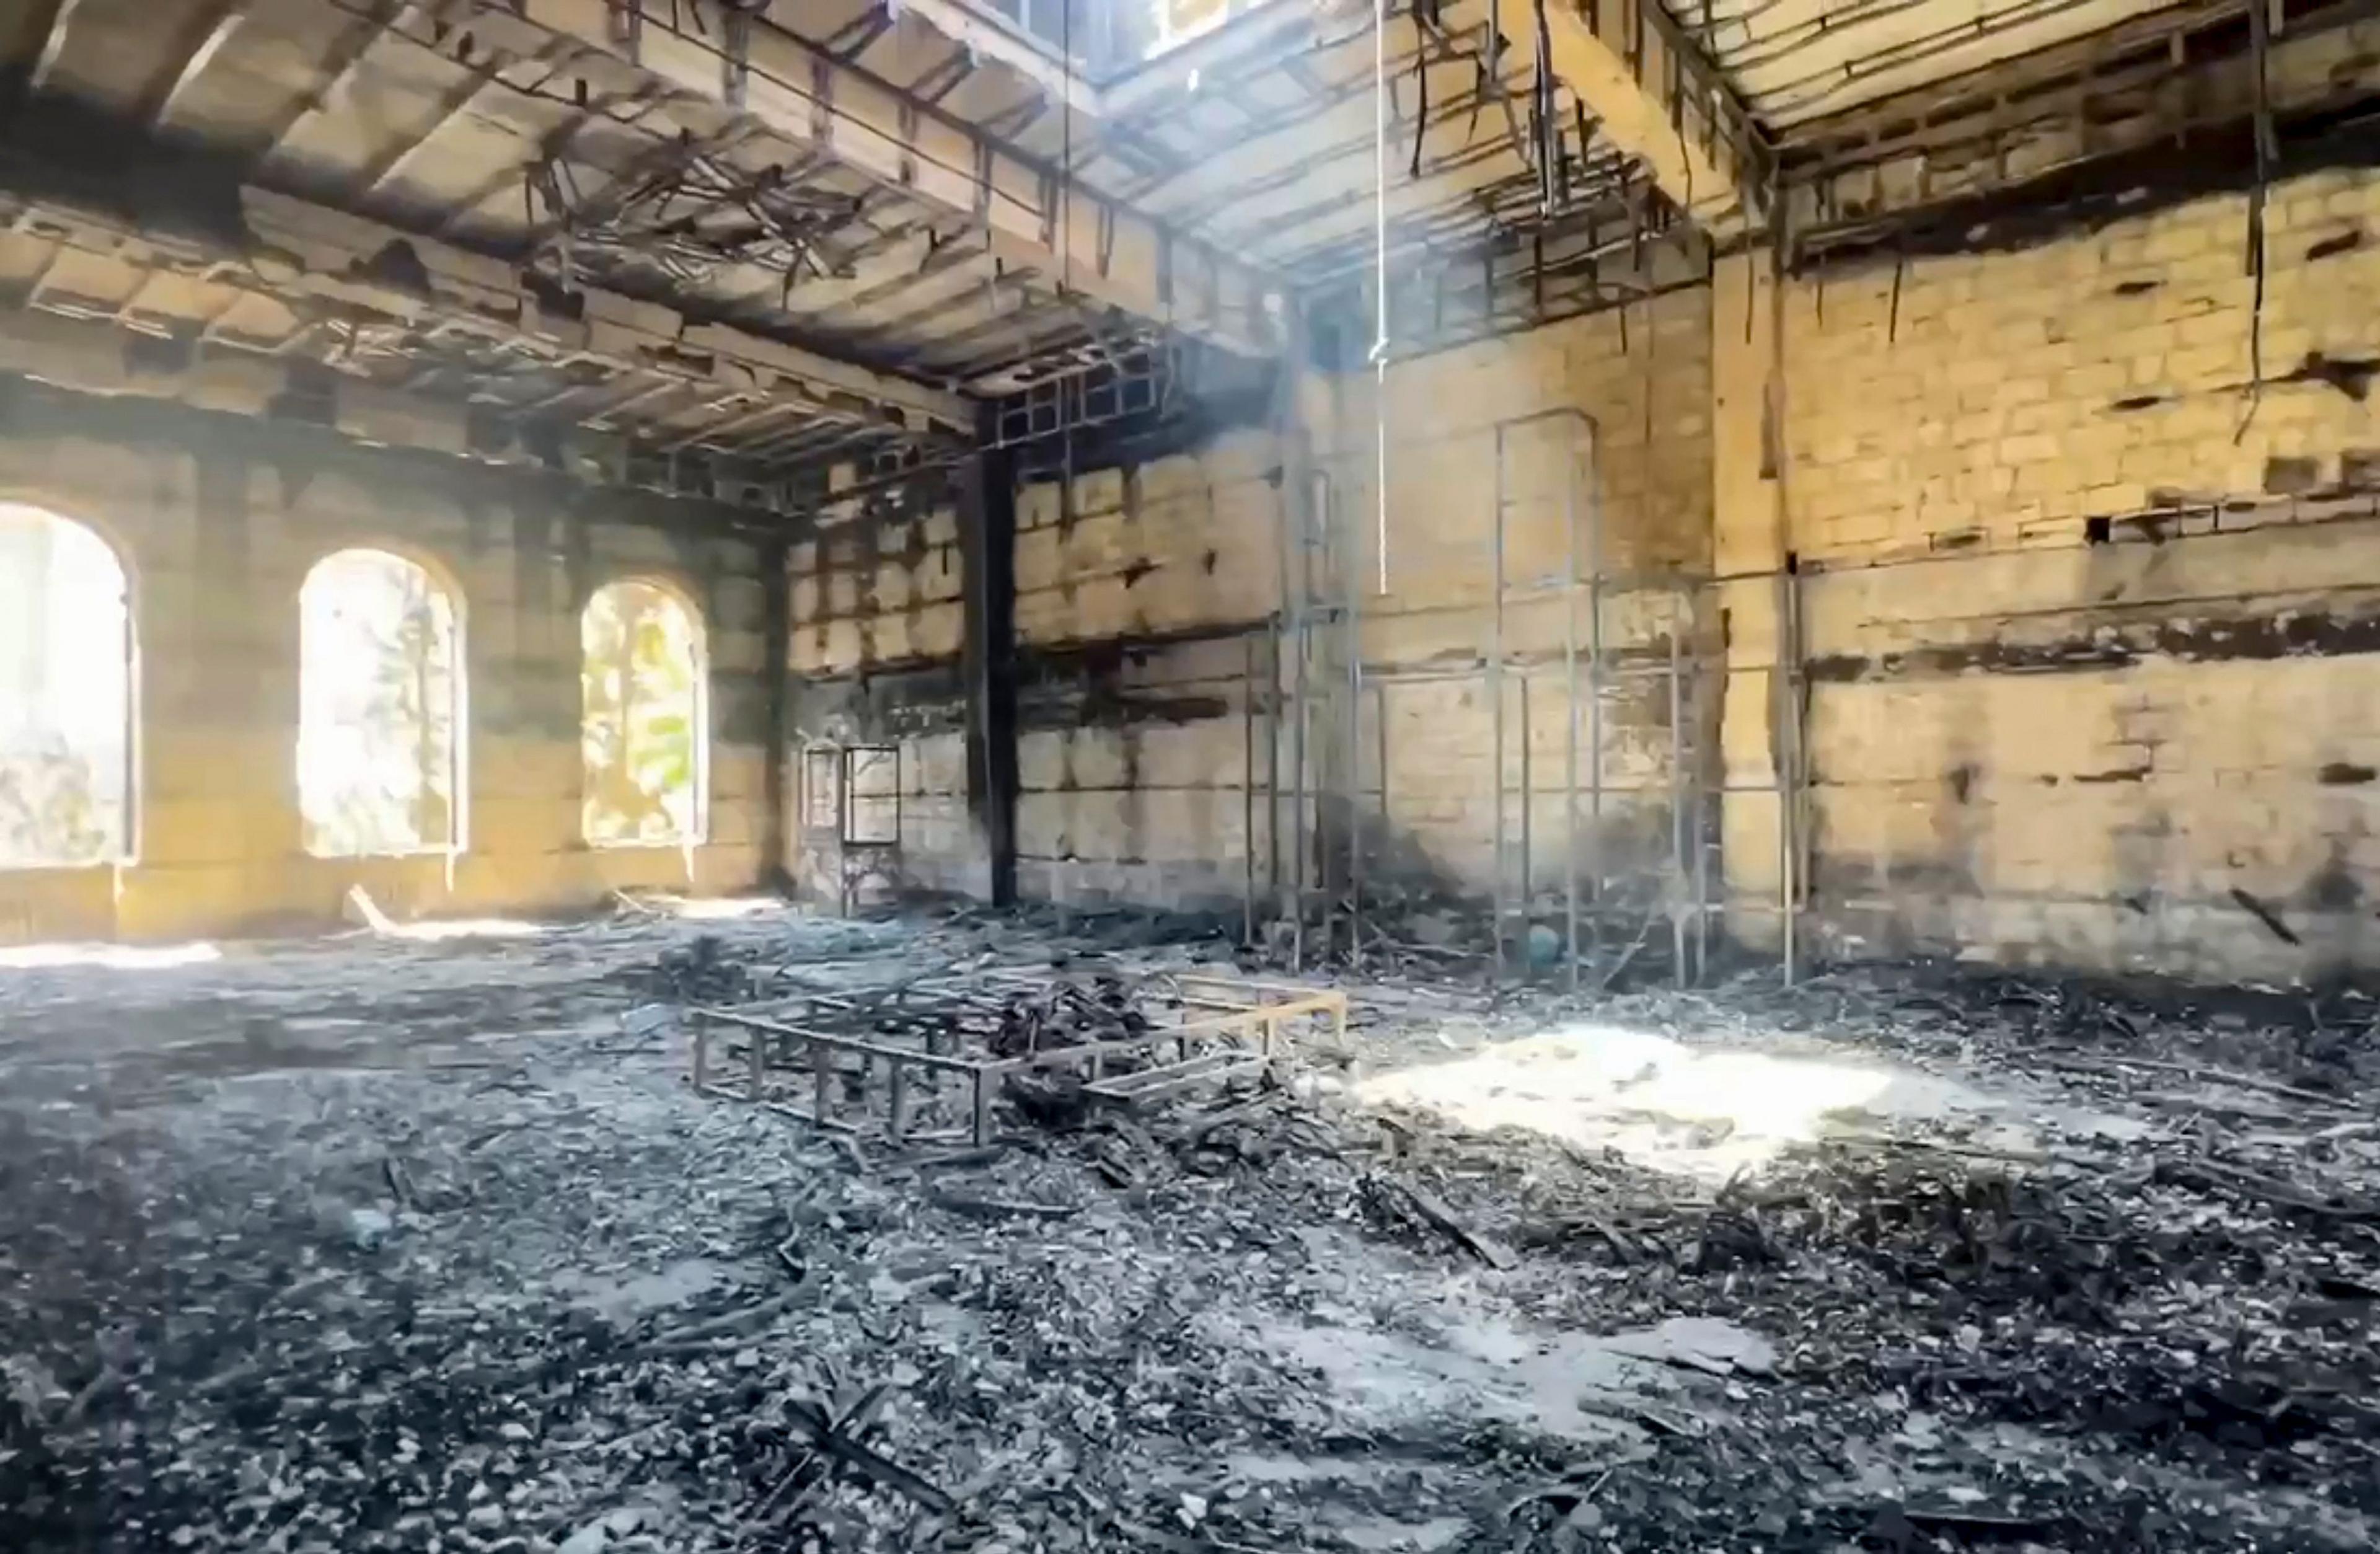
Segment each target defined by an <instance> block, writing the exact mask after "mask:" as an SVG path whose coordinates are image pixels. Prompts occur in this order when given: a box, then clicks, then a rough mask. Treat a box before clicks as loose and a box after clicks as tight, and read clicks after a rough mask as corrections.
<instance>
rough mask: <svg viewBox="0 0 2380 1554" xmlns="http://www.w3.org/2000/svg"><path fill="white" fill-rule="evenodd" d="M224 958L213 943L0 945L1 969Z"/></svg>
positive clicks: (125, 967)
mask: <svg viewBox="0 0 2380 1554" xmlns="http://www.w3.org/2000/svg"><path fill="white" fill-rule="evenodd" d="M221 959H223V952H222V951H221V950H218V949H216V948H215V947H214V946H213V945H212V944H203V943H198V944H15V945H10V946H9V947H7V948H6V949H0V970H8V971H34V970H39V969H42V968H43V967H47V966H54V965H96V966H104V967H106V968H107V969H109V970H111V971H163V970H166V969H168V968H170V967H173V966H177V965H205V964H207V963H208V962H210V961H219V960H221Z"/></svg>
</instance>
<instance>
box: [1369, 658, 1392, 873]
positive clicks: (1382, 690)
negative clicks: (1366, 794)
mask: <svg viewBox="0 0 2380 1554" xmlns="http://www.w3.org/2000/svg"><path fill="white" fill-rule="evenodd" d="M1372 737H1373V739H1374V740H1376V741H1377V742H1378V749H1377V759H1375V760H1374V762H1373V770H1374V771H1375V772H1377V773H1378V776H1379V779H1380V834H1381V835H1382V836H1386V835H1388V834H1389V687H1388V686H1381V685H1375V686H1373V688H1372Z"/></svg>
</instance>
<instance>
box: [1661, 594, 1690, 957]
mask: <svg viewBox="0 0 2380 1554" xmlns="http://www.w3.org/2000/svg"><path fill="white" fill-rule="evenodd" d="M1683 607H1684V596H1683V595H1682V594H1679V595H1674V596H1672V599H1671V601H1670V878H1669V880H1668V881H1667V882H1666V890H1667V894H1668V895H1669V898H1670V977H1671V979H1672V980H1674V981H1675V982H1676V983H1677V985H1678V986H1679V987H1681V988H1682V987H1684V986H1685V985H1686V918H1685V911H1684V907H1685V902H1684V900H1683V897H1684V895H1685V893H1686V870H1687V867H1688V865H1687V861H1686V718H1685V706H1686V696H1685V685H1684V683H1683V680H1682V675H1683V674H1684V673H1685V669H1684V664H1683V662H1682V658H1681V655H1680V652H1679V642H1678V631H1679V624H1678V614H1679V612H1680V611H1681V610H1682V609H1683Z"/></svg>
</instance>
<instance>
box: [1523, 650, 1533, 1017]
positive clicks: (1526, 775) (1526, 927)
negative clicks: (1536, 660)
mask: <svg viewBox="0 0 2380 1554" xmlns="http://www.w3.org/2000/svg"><path fill="white" fill-rule="evenodd" d="M1529 744H1530V739H1529V677H1528V676H1527V675H1525V674H1524V675H1522V676H1521V909H1520V923H1521V968H1522V971H1523V972H1524V975H1526V976H1527V977H1528V978H1529V979H1530V980H1531V981H1535V980H1536V963H1535V962H1534V961H1532V960H1531V959H1530V952H1529V938H1530V933H1531V930H1532V929H1535V928H1536V906H1537V897H1536V880H1534V879H1532V878H1531V874H1532V870H1531V869H1530V867H1529V863H1530V859H1529V844H1530V842H1531V840H1532V839H1533V838H1534V837H1535V836H1536V817H1535V815H1534V814H1533V813H1532V811H1534V810H1535V809H1536V806H1537V794H1536V783H1533V782H1532V781H1531V780H1530V765H1529V755H1530V750H1529Z"/></svg>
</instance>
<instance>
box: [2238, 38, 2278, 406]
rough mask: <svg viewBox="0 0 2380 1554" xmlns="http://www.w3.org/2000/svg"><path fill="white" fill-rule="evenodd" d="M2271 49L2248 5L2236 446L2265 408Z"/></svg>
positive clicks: (2271, 153)
mask: <svg viewBox="0 0 2380 1554" xmlns="http://www.w3.org/2000/svg"><path fill="white" fill-rule="evenodd" d="M2270 47H2271V23H2270V18H2268V17H2267V15H2266V14H2265V0H2251V4H2250V5H2249V6H2248V51H2249V55H2250V56H2251V59H2252V61H2253V64H2252V70H2253V78H2254V84H2255V109H2256V111H2255V123H2254V125H2253V128H2252V130H2251V134H2252V136H2253V139H2254V140H2255V146H2254V148H2253V154H2254V158H2255V170H2256V171H2255V182H2254V183H2253V185H2251V186H2250V187H2249V189H2248V273H2249V274H2250V275H2251V276H2252V277H2253V279H2254V283H2255V289H2254V292H2253V295H2252V296H2251V297H2250V299H2249V302H2248V408H2247V410H2246V411H2245V412H2244V413H2243V414H2242V415H2241V416H2240V426H2239V429H2238V430H2237V431H2233V432H2232V433H2231V442H2232V443H2233V444H2234V445H2235V446H2236V445H2237V444H2238V443H2240V440H2241V439H2243V438H2245V437H2246V436H2247V435H2248V428H2249V427H2250V426H2251V425H2252V424H2253V422H2254V421H2255V419H2256V412H2257V410H2258V409H2259V408H2261V407H2263V405H2264V403H2265V184H2266V182H2267V180H2268V179H2269V178H2270V177H2271V175H2272V159H2273V152H2274V149H2275V148H2274V146H2273V104H2272V97H2271V90H2270V84H2269V81H2268V79H2267V77H2266V71H2265V65H2266V55H2267V53H2268V51H2269V49H2270Z"/></svg>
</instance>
